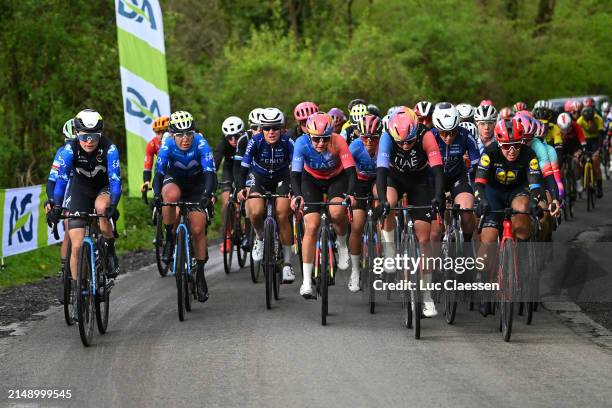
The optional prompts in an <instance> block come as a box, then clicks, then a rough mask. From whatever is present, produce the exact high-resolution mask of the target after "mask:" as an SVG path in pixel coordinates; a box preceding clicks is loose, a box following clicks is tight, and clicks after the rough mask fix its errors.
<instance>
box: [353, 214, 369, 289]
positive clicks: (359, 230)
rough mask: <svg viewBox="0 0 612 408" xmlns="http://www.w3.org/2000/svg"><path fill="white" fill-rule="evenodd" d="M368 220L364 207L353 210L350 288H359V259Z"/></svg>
mask: <svg viewBox="0 0 612 408" xmlns="http://www.w3.org/2000/svg"><path fill="white" fill-rule="evenodd" d="M365 222H366V212H365V210H362V209H355V210H353V222H352V223H351V235H350V237H349V252H350V254H351V276H350V279H349V290H350V291H351V292H357V291H358V290H359V272H360V270H359V266H360V265H359V261H360V259H361V252H362V245H361V242H362V239H363V237H362V236H363V229H364V226H365Z"/></svg>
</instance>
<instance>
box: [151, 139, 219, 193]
mask: <svg viewBox="0 0 612 408" xmlns="http://www.w3.org/2000/svg"><path fill="white" fill-rule="evenodd" d="M155 173H156V176H155V180H154V183H153V191H154V192H155V195H159V194H160V193H161V188H162V184H163V182H164V176H166V175H168V176H170V177H172V178H174V179H183V178H194V179H195V178H198V177H201V176H202V175H204V184H205V186H204V189H203V191H204V192H203V194H205V195H211V194H212V193H213V188H214V187H215V186H214V184H215V181H216V179H215V162H214V160H213V154H212V152H211V149H210V146H209V145H208V142H207V141H206V139H204V137H203V136H202V135H201V134H199V133H196V135H195V136H194V137H193V142H192V144H191V147H190V148H189V149H187V150H181V149H180V148H179V147H178V146H177V144H176V142H175V141H174V138H173V137H169V138H167V139H166V140H164V142H163V143H162V146H161V148H160V150H159V155H158V156H157V164H156V165H155ZM158 175H159V177H158Z"/></svg>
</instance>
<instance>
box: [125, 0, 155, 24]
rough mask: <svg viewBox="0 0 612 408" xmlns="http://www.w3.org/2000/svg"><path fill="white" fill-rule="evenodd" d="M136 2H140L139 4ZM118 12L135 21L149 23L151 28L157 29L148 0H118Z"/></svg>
mask: <svg viewBox="0 0 612 408" xmlns="http://www.w3.org/2000/svg"><path fill="white" fill-rule="evenodd" d="M138 3H141V4H140V5H139V4H138ZM118 11H119V14H121V15H122V16H123V17H125V18H128V19H130V20H134V21H136V22H137V23H143V22H144V23H146V24H149V26H150V27H151V30H157V23H156V22H155V14H154V13H153V7H152V6H151V3H150V2H149V1H148V0H140V1H138V0H120V1H119V10H118Z"/></svg>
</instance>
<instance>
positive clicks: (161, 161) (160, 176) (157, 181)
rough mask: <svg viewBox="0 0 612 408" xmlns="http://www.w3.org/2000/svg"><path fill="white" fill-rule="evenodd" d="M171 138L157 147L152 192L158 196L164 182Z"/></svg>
mask: <svg viewBox="0 0 612 408" xmlns="http://www.w3.org/2000/svg"><path fill="white" fill-rule="evenodd" d="M171 143H172V138H171V137H169V138H167V139H165V140H164V141H163V143H162V145H161V146H160V147H159V153H158V154H157V163H156V164H155V177H154V178H153V194H154V195H156V196H159V195H160V194H161V190H162V185H163V184H164V176H165V175H166V167H167V166H168V157H169V155H170V144H171Z"/></svg>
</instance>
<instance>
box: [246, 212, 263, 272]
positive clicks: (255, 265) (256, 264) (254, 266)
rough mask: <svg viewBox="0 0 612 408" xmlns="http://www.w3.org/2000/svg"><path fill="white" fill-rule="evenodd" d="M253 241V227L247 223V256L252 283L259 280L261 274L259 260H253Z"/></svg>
mask: <svg viewBox="0 0 612 408" xmlns="http://www.w3.org/2000/svg"><path fill="white" fill-rule="evenodd" d="M254 242H255V228H253V225H251V224H249V248H251V251H250V252H249V257H250V259H251V261H250V263H251V280H252V281H253V283H257V282H259V275H260V274H261V262H255V261H254V260H253V243H254Z"/></svg>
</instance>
